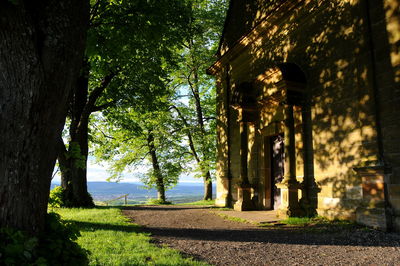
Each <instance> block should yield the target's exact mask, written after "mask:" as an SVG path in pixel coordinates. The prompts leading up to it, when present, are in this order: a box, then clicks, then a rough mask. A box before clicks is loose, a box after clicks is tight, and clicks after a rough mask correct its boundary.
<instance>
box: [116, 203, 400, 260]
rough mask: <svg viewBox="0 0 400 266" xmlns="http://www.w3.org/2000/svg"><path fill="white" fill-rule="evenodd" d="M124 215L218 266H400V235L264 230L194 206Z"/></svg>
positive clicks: (134, 210) (163, 241) (131, 211)
mask: <svg viewBox="0 0 400 266" xmlns="http://www.w3.org/2000/svg"><path fill="white" fill-rule="evenodd" d="M124 214H125V215H126V216H128V217H129V218H130V219H131V220H132V222H134V223H137V224H140V225H143V226H144V230H145V231H146V232H150V233H151V234H152V237H153V239H154V241H155V242H156V243H157V244H166V245H168V246H170V247H172V248H174V249H178V250H180V251H181V252H182V253H184V254H187V255H190V256H192V257H195V258H196V259H199V260H204V261H207V262H209V263H211V264H214V265H400V235H398V234H386V233H383V232H378V231H369V230H362V229H354V230H343V231H339V232H324V233H321V232H310V231H305V230H304V229H287V228H279V229H266V228H260V227H257V226H254V225H251V224H244V223H238V222H232V221H227V220H224V219H222V218H221V217H219V216H217V215H216V214H213V213H212V212H210V209H207V208H201V207H192V206H140V207H139V206H138V207H129V208H126V209H125V210H124Z"/></svg>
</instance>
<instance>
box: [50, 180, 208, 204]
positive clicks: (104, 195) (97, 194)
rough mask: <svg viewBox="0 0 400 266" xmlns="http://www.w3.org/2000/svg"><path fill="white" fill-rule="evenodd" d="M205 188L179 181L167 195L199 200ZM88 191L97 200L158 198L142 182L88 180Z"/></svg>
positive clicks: (174, 199)
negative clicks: (122, 197) (125, 196)
mask: <svg viewBox="0 0 400 266" xmlns="http://www.w3.org/2000/svg"><path fill="white" fill-rule="evenodd" d="M58 185H60V184H59V183H57V182H54V183H52V184H51V188H54V187H55V186H58ZM203 189H204V187H203V184H202V183H179V184H178V185H177V186H175V187H174V188H173V189H171V190H167V192H166V196H167V200H169V201H172V202H174V203H180V202H191V201H197V200H201V199H202V197H203ZM88 191H89V193H90V194H91V195H92V197H93V199H94V200H95V201H107V200H110V199H114V198H117V197H120V196H122V195H124V194H129V196H128V199H129V203H143V202H145V201H147V200H148V199H155V198H157V191H156V190H155V189H151V190H147V189H145V188H144V186H143V184H140V183H115V182H88ZM214 194H215V186H214ZM214 197H215V195H214Z"/></svg>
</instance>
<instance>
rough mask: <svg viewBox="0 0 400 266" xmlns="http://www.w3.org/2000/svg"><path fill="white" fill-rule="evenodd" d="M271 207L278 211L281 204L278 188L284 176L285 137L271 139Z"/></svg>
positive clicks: (278, 136)
mask: <svg viewBox="0 0 400 266" xmlns="http://www.w3.org/2000/svg"><path fill="white" fill-rule="evenodd" d="M270 147H271V195H273V196H272V197H271V200H272V202H271V205H272V206H273V209H274V210H276V209H278V208H279V206H280V204H281V191H280V189H279V188H277V187H276V184H278V183H280V182H281V181H282V179H283V175H284V165H285V149H284V141H283V135H277V136H272V137H271V145H270Z"/></svg>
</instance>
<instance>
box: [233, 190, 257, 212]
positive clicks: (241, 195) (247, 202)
mask: <svg viewBox="0 0 400 266" xmlns="http://www.w3.org/2000/svg"><path fill="white" fill-rule="evenodd" d="M251 190H252V188H251V187H250V186H249V185H242V186H239V187H238V200H237V201H236V203H235V205H233V209H234V210H235V211H250V210H254V203H253V201H252V200H251Z"/></svg>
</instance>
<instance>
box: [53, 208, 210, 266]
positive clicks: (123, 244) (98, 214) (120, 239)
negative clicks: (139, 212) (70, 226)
mask: <svg viewBox="0 0 400 266" xmlns="http://www.w3.org/2000/svg"><path fill="white" fill-rule="evenodd" d="M55 211H56V212H57V213H59V214H60V215H61V217H62V218H63V219H64V220H67V221H70V222H72V223H74V224H75V225H76V226H77V227H78V228H79V230H80V232H81V236H80V237H79V238H78V240H77V242H78V244H79V245H81V246H82V247H83V248H85V249H87V250H89V251H90V255H89V260H90V265H207V264H205V263H203V262H198V261H194V260H193V259H190V258H184V257H183V256H182V255H181V254H180V253H179V252H178V251H176V250H172V249H169V248H164V247H163V248H159V247H157V246H155V245H154V244H151V243H150V237H149V235H148V234H145V233H143V232H141V231H140V227H139V226H138V225H136V224H132V223H129V222H128V219H127V218H126V217H124V216H123V215H122V214H121V209H119V208H117V207H97V208H94V209H66V208H65V209H64V208H63V209H57V210H55Z"/></svg>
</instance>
